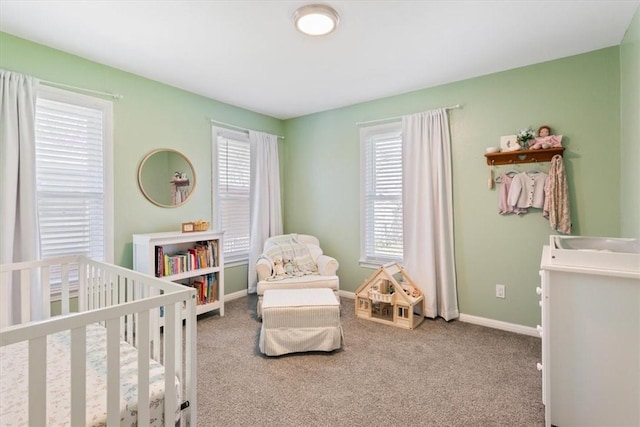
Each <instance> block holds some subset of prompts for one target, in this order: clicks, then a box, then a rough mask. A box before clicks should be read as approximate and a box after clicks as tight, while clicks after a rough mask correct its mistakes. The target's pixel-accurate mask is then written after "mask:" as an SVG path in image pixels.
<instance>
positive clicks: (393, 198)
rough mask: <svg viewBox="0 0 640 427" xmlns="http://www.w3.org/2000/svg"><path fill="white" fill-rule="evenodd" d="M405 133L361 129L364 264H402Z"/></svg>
mask: <svg viewBox="0 0 640 427" xmlns="http://www.w3.org/2000/svg"><path fill="white" fill-rule="evenodd" d="M401 132H402V129H401V125H400V124H399V123H394V124H390V125H389V124H388V125H381V126H372V127H369V128H363V129H361V148H362V154H361V156H362V159H361V162H362V167H361V173H362V178H361V180H362V183H361V193H362V194H361V197H362V208H361V209H362V236H361V241H362V245H361V246H362V250H361V251H362V254H361V261H362V262H365V263H367V262H369V263H384V262H389V261H402V256H403V252H402V135H401Z"/></svg>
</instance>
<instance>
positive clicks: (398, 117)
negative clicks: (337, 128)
mask: <svg viewBox="0 0 640 427" xmlns="http://www.w3.org/2000/svg"><path fill="white" fill-rule="evenodd" d="M456 108H461V107H460V104H456V105H452V106H450V107H444V109H445V110H454V109H456ZM402 117H404V116H397V117H388V118H386V119H377V120H369V121H366V122H356V126H361V125H367V124H370V123H379V122H390V121H394V120H400V119H402Z"/></svg>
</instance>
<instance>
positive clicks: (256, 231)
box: [248, 131, 282, 293]
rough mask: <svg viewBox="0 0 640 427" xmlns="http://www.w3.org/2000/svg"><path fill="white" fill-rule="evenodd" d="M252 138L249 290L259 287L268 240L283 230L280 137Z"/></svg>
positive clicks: (259, 135)
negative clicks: (260, 262) (259, 266)
mask: <svg viewBox="0 0 640 427" xmlns="http://www.w3.org/2000/svg"><path fill="white" fill-rule="evenodd" d="M249 140H250V142H251V226H250V227H251V232H250V234H249V236H250V239H249V268H248V271H249V272H248V275H249V277H248V283H249V288H248V292H249V293H256V291H257V285H258V280H257V275H256V262H257V261H258V257H259V256H260V254H261V253H262V248H263V246H264V242H265V240H267V239H268V238H269V237H271V236H276V235H279V234H282V208H281V202H280V163H279V161H278V137H277V136H275V135H270V134H268V133H264V132H256V131H250V132H249Z"/></svg>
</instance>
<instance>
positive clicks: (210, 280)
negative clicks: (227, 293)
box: [188, 274, 218, 304]
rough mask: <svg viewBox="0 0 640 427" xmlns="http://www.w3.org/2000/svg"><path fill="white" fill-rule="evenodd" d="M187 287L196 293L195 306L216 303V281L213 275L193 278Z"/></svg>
mask: <svg viewBox="0 0 640 427" xmlns="http://www.w3.org/2000/svg"><path fill="white" fill-rule="evenodd" d="M189 282H190V283H189V285H188V286H191V287H193V288H195V289H196V291H197V297H198V300H197V304H209V303H212V302H215V301H218V280H217V278H216V275H215V274H207V275H204V276H199V277H193V278H191V279H190V281H189Z"/></svg>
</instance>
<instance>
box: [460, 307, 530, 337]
mask: <svg viewBox="0 0 640 427" xmlns="http://www.w3.org/2000/svg"><path fill="white" fill-rule="evenodd" d="M458 320H460V321H461V322H467V323H473V324H474V325H480V326H486V327H488V328H494V329H501V330H503V331H508V332H515V333H516V334H523V335H530V336H532V337H537V338H540V333H539V332H538V330H537V329H536V328H532V327H531V326H524V325H518V324H515V323H508V322H503V321H501V320H494V319H488V318H486V317H478V316H472V315H470V314H462V313H460V317H459V318H458Z"/></svg>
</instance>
